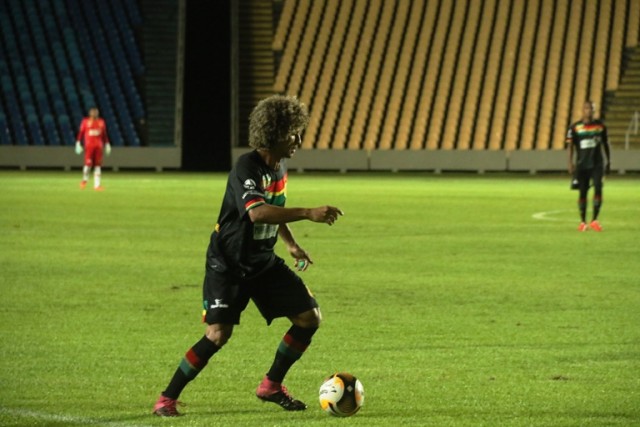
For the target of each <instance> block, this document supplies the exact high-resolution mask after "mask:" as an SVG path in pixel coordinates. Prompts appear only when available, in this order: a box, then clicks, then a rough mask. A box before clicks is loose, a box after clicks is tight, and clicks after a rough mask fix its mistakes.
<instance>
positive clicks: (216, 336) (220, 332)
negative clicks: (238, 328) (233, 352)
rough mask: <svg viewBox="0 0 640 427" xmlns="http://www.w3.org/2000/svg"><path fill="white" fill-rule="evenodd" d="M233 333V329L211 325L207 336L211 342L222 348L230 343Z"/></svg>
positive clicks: (208, 327)
mask: <svg viewBox="0 0 640 427" xmlns="http://www.w3.org/2000/svg"><path fill="white" fill-rule="evenodd" d="M232 332H233V328H232V327H227V326H226V325H209V326H207V331H206V333H205V335H206V337H207V339H208V340H209V341H211V342H212V343H214V344H215V345H217V346H218V347H222V346H224V345H225V344H226V343H227V341H229V339H230V338H231V334H232Z"/></svg>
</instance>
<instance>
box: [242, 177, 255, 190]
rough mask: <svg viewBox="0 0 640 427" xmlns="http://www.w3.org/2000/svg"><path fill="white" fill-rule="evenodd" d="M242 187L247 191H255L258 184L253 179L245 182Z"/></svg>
mask: <svg viewBox="0 0 640 427" xmlns="http://www.w3.org/2000/svg"><path fill="white" fill-rule="evenodd" d="M242 186H243V187H244V188H245V190H255V189H256V182H255V181H254V180H252V179H247V180H245V182H244V184H242Z"/></svg>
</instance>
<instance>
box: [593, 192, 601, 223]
mask: <svg viewBox="0 0 640 427" xmlns="http://www.w3.org/2000/svg"><path fill="white" fill-rule="evenodd" d="M600 206H602V196H598V195H596V196H594V197H593V220H594V221H595V220H597V219H598V214H599V213H600Z"/></svg>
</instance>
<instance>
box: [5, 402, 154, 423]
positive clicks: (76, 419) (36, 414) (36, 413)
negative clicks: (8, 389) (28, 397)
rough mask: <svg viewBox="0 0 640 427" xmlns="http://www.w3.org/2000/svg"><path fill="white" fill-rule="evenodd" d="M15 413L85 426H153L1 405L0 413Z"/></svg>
mask: <svg viewBox="0 0 640 427" xmlns="http://www.w3.org/2000/svg"><path fill="white" fill-rule="evenodd" d="M2 414H6V415H13V416H15V417H19V418H35V419H37V420H41V421H53V422H65V423H70V424H77V425H84V426H104V427H151V426H150V425H148V424H129V423H123V422H118V421H101V420H97V419H94V418H85V417H74V416H71V415H59V414H50V413H47V412H39V411H31V410H28V409H12V408H3V407H2V406H0V415H2Z"/></svg>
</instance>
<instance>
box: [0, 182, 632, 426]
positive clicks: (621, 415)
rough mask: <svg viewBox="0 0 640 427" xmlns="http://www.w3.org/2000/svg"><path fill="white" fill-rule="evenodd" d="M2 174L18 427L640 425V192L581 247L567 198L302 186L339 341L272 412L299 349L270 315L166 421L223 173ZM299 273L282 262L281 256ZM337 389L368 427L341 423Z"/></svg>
mask: <svg viewBox="0 0 640 427" xmlns="http://www.w3.org/2000/svg"><path fill="white" fill-rule="evenodd" d="M79 178H80V174H79V172H77V171H75V172H38V171H35V172H20V171H2V172H0V187H1V188H2V189H1V190H0V204H1V206H2V210H1V212H0V227H1V228H0V232H1V233H2V238H1V240H0V268H1V272H2V273H1V275H0V290H1V295H2V296H1V298H2V304H0V343H1V344H0V425H2V426H30V425H37V426H83V425H92V426H110V427H120V426H134V425H135V426H300V425H304V426H307V425H310V426H320V425H322V426H325V425H328V426H344V425H358V426H395V425H414V426H581V427H582V426H633V425H640V244H639V242H640V203H639V202H640V191H639V190H640V185H639V184H640V180H639V179H638V177H637V176H635V177H633V176H631V177H626V178H622V177H615V176H614V177H611V178H610V179H608V181H607V183H606V186H605V194H604V196H605V197H604V205H603V210H602V214H601V222H602V224H603V226H604V228H605V231H604V232H602V233H594V232H587V233H578V232H577V231H576V227H577V225H578V217H577V208H576V198H577V193H576V192H571V191H569V189H568V186H569V180H568V178H567V177H551V176H537V177H530V176H523V175H512V176H502V175H500V176H492V175H486V176H473V175H469V176H447V175H445V176H435V175H431V174H349V175H340V174H292V175H291V176H290V179H289V190H288V197H289V198H288V204H289V206H315V205H320V204H334V205H337V206H339V207H340V208H342V209H343V210H344V211H345V216H344V217H343V218H342V219H340V221H338V223H337V224H336V225H335V226H333V227H328V226H326V225H321V224H312V223H309V222H300V223H295V224H292V229H293V231H294V233H295V235H296V237H297V239H298V241H299V242H300V243H301V245H302V246H303V247H304V248H305V249H307V250H308V251H309V252H310V253H311V255H312V256H313V257H314V260H315V264H314V266H312V267H311V269H310V270H309V271H307V272H305V273H302V274H303V278H304V279H305V281H306V283H307V284H308V285H309V287H310V288H311V289H312V290H313V291H314V293H315V295H316V297H317V299H318V301H319V303H320V305H321V307H322V311H323V315H324V323H323V326H322V328H321V329H320V330H319V331H318V333H317V334H316V336H315V338H314V341H313V343H312V345H311V347H310V348H309V351H308V352H307V353H306V354H305V356H304V357H303V358H302V359H301V360H300V361H299V362H298V363H297V364H296V365H295V366H294V367H293V369H292V370H291V371H290V373H289V375H288V377H287V381H286V384H287V386H288V387H289V389H290V390H291V392H292V393H293V394H294V395H295V396H296V397H298V398H300V399H301V400H303V401H306V402H307V403H308V404H309V406H310V408H309V410H307V411H305V412H302V413H287V412H285V411H283V410H281V409H279V408H278V407H276V406H275V405H271V404H263V403H262V402H260V401H258V400H257V399H256V398H255V396H254V390H255V387H256V386H257V384H258V382H259V381H260V379H261V378H262V376H263V375H264V373H265V372H266V370H267V369H268V367H269V365H270V364H271V361H272V358H273V355H274V352H275V350H276V347H277V345H278V342H279V340H280V339H281V337H282V335H283V333H284V332H285V331H286V329H287V328H288V324H287V322H286V321H284V320H279V321H276V322H274V324H273V325H272V326H271V327H267V326H266V325H265V323H264V321H263V320H262V318H261V317H260V316H259V314H258V312H257V310H256V308H255V307H254V306H253V305H250V306H249V308H248V309H247V311H246V312H245V313H244V316H243V318H242V324H241V325H240V326H238V327H237V328H236V330H235V332H234V336H233V338H232V339H231V341H230V342H229V344H228V345H227V347H225V348H224V349H223V350H222V351H221V352H219V353H218V354H217V355H216V356H215V357H214V358H213V359H212V360H211V362H210V363H209V366H208V367H207V368H206V369H205V370H204V371H203V373H202V374H201V375H200V376H199V377H198V378H197V379H196V380H195V381H194V382H193V383H191V384H190V385H189V386H188V387H187V389H186V390H185V392H184V393H183V394H182V396H181V400H183V401H184V402H186V403H187V406H185V407H182V408H181V410H182V412H183V413H185V414H186V416H184V417H181V418H178V419H159V418H157V417H154V416H153V415H151V409H152V406H153V403H154V402H155V400H156V398H157V396H158V394H159V393H160V391H162V390H163V389H164V387H165V386H166V384H167V382H168V380H169V378H170V376H171V375H172V373H173V372H174V370H175V369H176V367H177V364H178V362H179V361H180V359H181V357H182V356H183V354H184V352H185V351H186V350H187V349H188V348H189V346H191V345H192V344H193V343H194V342H195V341H196V340H198V339H199V338H200V337H201V336H202V333H203V326H202V324H201V323H200V315H201V312H200V310H201V283H202V277H203V270H204V253H205V250H206V245H207V243H208V239H209V234H210V231H211V229H212V227H213V225H214V224H215V221H216V218H217V214H218V208H219V204H220V201H221V199H222V195H223V191H224V186H225V179H226V176H225V175H223V174H187V173H184V174H180V173H163V174H159V173H113V172H109V171H107V172H106V173H105V174H104V177H103V183H104V185H105V187H106V191H105V192H103V193H96V192H93V191H91V190H84V191H81V190H79V188H78V183H79ZM279 253H280V254H281V255H282V254H283V252H282V247H279ZM335 371H348V372H351V373H353V374H355V375H356V376H358V377H359V378H360V379H361V380H362V383H363V384H364V388H365V392H366V402H365V406H364V407H363V409H362V410H361V411H360V413H358V414H357V415H356V416H354V417H352V418H349V419H333V418H330V417H329V416H327V415H325V414H324V413H322V412H321V410H320V408H319V405H318V404H317V391H318V387H319V386H320V384H321V382H322V380H323V378H324V377H326V376H327V375H329V374H331V373H333V372H335Z"/></svg>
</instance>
